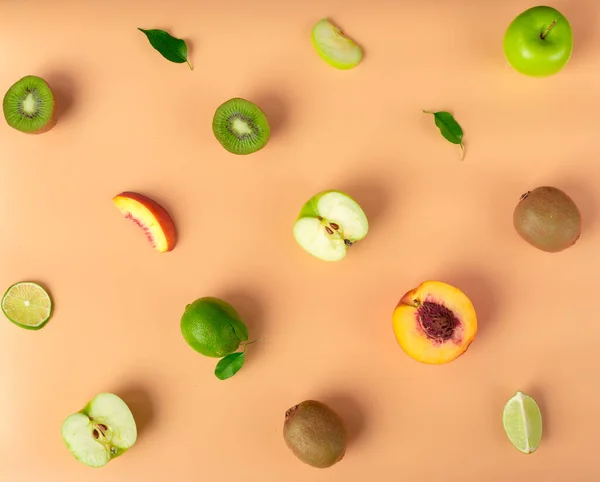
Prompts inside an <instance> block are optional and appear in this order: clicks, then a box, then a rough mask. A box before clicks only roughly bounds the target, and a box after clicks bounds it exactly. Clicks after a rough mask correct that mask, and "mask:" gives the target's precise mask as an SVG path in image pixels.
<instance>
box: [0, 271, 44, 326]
mask: <svg viewBox="0 0 600 482" xmlns="http://www.w3.org/2000/svg"><path fill="white" fill-rule="evenodd" d="M2 312H3V313H4V315H5V316H6V317H7V318H8V319H9V320H10V321H12V322H13V323H14V324H15V325H17V326H20V327H21V328H25V329H27V330H39V329H40V328H42V327H43V326H44V325H45V324H46V323H47V322H48V320H49V319H50V317H51V316H52V299H51V298H50V295H49V294H48V293H47V292H46V290H45V289H44V288H42V287H41V286H40V285H39V284H37V283H34V282H32V281H20V282H19V283H15V284H14V285H12V286H11V287H10V288H8V290H6V293H4V296H3V297H2Z"/></svg>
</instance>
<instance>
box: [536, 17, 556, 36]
mask: <svg viewBox="0 0 600 482" xmlns="http://www.w3.org/2000/svg"><path fill="white" fill-rule="evenodd" d="M557 21H558V20H554V21H553V22H552V23H551V24H550V25H549V26H548V28H547V29H546V30H544V31H543V32H542V33H541V34H540V38H541V39H542V40H544V39H545V38H546V36H547V35H548V33H550V30H552V29H553V28H554V26H555V25H556V22H557Z"/></svg>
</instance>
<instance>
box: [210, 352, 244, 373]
mask: <svg viewBox="0 0 600 482" xmlns="http://www.w3.org/2000/svg"><path fill="white" fill-rule="evenodd" d="M243 365H244V352H243V351H240V352H236V353H230V354H229V355H227V356H225V357H223V358H221V359H220V360H219V363H217V366H216V367H215V375H216V377H217V378H218V379H219V380H227V379H228V378H231V377H232V376H233V375H235V374H236V373H237V372H238V371H239V370H240V368H242V366H243Z"/></svg>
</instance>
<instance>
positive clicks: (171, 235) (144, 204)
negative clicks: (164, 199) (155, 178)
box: [113, 192, 177, 253]
mask: <svg viewBox="0 0 600 482" xmlns="http://www.w3.org/2000/svg"><path fill="white" fill-rule="evenodd" d="M113 203H114V205H115V206H116V207H117V208H118V209H119V211H121V214H123V216H125V218H127V219H130V220H131V221H133V222H134V223H135V224H137V225H138V226H139V227H140V228H141V229H142V230H143V231H144V233H145V234H146V237H147V239H148V241H149V242H150V244H151V245H152V246H153V247H154V248H155V249H156V250H157V251H158V252H160V253H165V252H167V251H172V250H173V249H174V248H175V245H176V243H177V233H176V231H175V223H173V220H172V219H171V216H169V213H167V211H166V210H165V209H164V208H163V207H162V206H161V205H160V204H158V203H157V202H156V201H154V200H152V199H150V198H149V197H148V196H144V195H143V194H139V193H136V192H122V193H121V194H119V195H117V196H115V197H114V198H113Z"/></svg>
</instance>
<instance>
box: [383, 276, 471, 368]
mask: <svg viewBox="0 0 600 482" xmlns="http://www.w3.org/2000/svg"><path fill="white" fill-rule="evenodd" d="M392 320H393V328H394V334H395V336H396V340H397V341H398V344H399V345H400V346H401V347H402V349H403V350H404V351H405V352H406V354H407V355H408V356H410V357H411V358H413V359H414V360H417V361H419V362H421V363H427V364H433V365H437V364H442V363H448V362H451V361H452V360H454V359H456V358H458V357H459V356H460V355H462V354H463V353H464V352H465V351H466V350H467V348H468V347H469V345H470V344H471V342H472V341H473V340H474V338H475V335H476V334H477V315H476V314H475V308H474V307H473V304H472V303H471V300H469V298H468V297H467V296H466V295H465V294H464V293H463V292H462V291H460V290H459V289H458V288H455V287H454V286H451V285H449V284H447V283H444V282H441V281H425V282H424V283H421V284H420V285H419V286H418V287H417V288H415V289H413V290H411V291H409V292H408V293H406V294H405V295H404V296H403V297H402V299H401V300H400V302H399V303H398V305H397V306H396V308H395V309H394V313H393V316H392Z"/></svg>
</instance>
